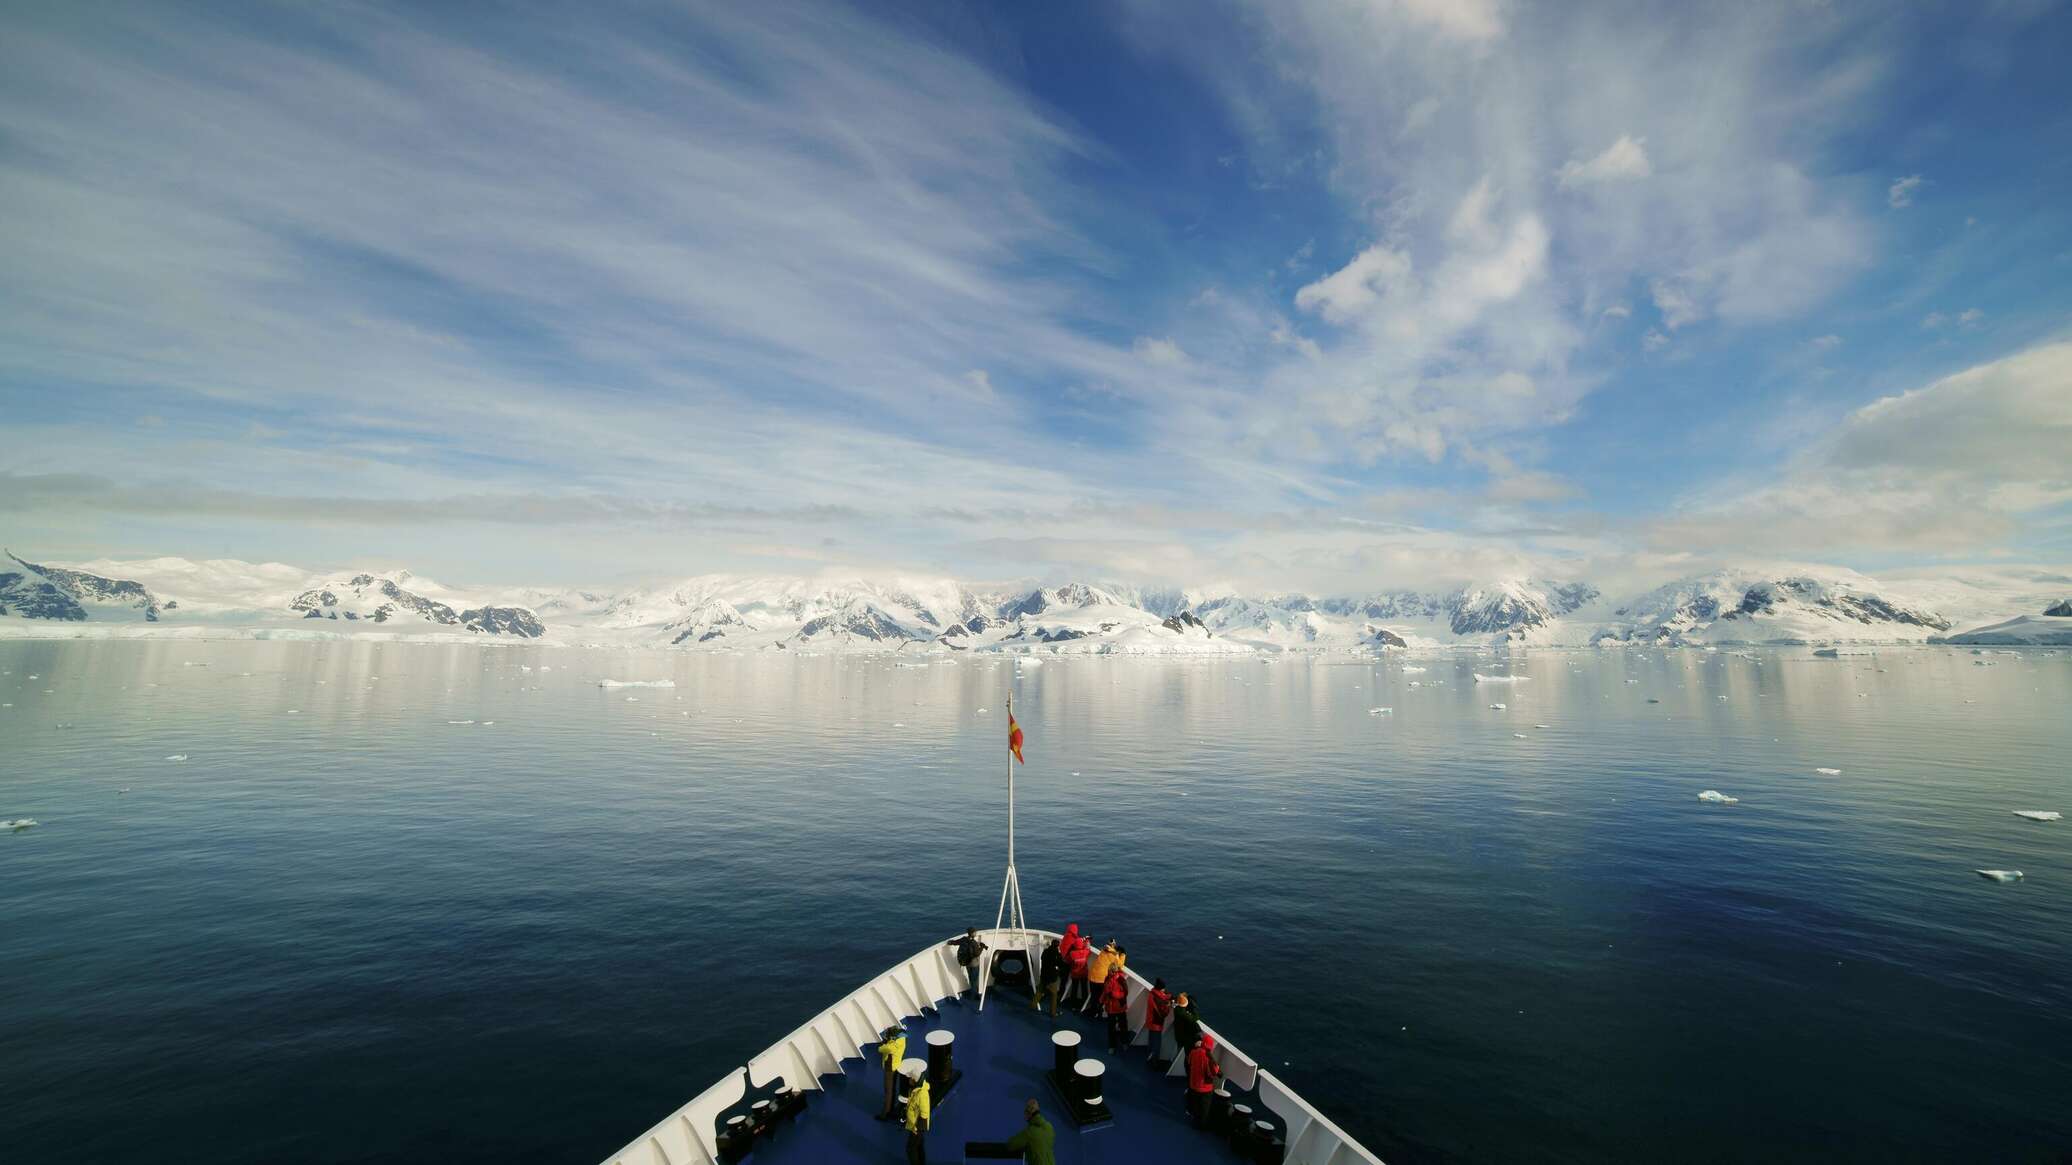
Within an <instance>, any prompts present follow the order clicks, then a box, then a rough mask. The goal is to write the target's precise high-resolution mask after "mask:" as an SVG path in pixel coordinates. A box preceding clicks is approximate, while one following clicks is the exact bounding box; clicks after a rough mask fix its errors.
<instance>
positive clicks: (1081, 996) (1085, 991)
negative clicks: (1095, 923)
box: [1064, 926, 1093, 1007]
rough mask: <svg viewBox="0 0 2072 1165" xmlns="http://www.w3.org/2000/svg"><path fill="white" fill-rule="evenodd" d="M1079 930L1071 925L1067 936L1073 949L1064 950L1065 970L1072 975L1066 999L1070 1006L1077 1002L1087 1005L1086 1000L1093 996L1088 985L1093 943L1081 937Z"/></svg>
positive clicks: (1066, 933) (1067, 1004)
mask: <svg viewBox="0 0 2072 1165" xmlns="http://www.w3.org/2000/svg"><path fill="white" fill-rule="evenodd" d="M1078 932H1079V928H1078V927H1077V926H1073V927H1070V928H1068V929H1067V930H1066V932H1065V937H1066V938H1069V939H1071V940H1072V949H1071V950H1069V951H1066V952H1064V954H1065V970H1066V972H1067V973H1068V974H1069V975H1070V982H1069V983H1068V985H1067V986H1066V988H1065V1000H1064V1003H1065V1005H1066V1006H1068V1007H1070V1006H1074V1005H1075V1004H1076V1005H1078V1006H1085V1004H1086V1001H1087V1000H1088V999H1090V998H1092V996H1093V989H1092V988H1091V987H1089V986H1087V982H1086V968H1087V964H1088V963H1089V962H1090V961H1091V960H1092V958H1093V944H1092V943H1089V942H1087V941H1086V940H1085V939H1083V938H1081V937H1079V933H1078Z"/></svg>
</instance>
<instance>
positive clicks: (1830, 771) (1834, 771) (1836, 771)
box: [1813, 769, 1842, 777]
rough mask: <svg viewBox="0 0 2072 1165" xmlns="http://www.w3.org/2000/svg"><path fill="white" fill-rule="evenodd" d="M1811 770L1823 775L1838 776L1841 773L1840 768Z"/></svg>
mask: <svg viewBox="0 0 2072 1165" xmlns="http://www.w3.org/2000/svg"><path fill="white" fill-rule="evenodd" d="M1813 771H1814V772H1816V773H1819V774H1820V775H1821V776H1823V777H1839V776H1841V775H1842V770H1840V769H1814V770H1813Z"/></svg>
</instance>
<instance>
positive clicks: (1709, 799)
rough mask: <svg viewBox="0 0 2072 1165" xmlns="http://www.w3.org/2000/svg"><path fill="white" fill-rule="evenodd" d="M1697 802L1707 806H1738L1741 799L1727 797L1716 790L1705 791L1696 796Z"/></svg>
mask: <svg viewBox="0 0 2072 1165" xmlns="http://www.w3.org/2000/svg"><path fill="white" fill-rule="evenodd" d="M1698 800H1700V801H1703V802H1705V803H1706V804H1708V805H1739V804H1740V803H1741V798H1739V797H1729V796H1727V795H1726V794H1725V793H1722V792H1720V791H1719V790H1718V789H1707V790H1705V791H1704V792H1703V793H1700V794H1698Z"/></svg>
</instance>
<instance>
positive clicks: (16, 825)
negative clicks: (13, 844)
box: [0, 817, 36, 829]
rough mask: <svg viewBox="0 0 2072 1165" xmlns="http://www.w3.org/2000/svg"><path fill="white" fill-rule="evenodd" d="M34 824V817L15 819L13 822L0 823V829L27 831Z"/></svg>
mask: <svg viewBox="0 0 2072 1165" xmlns="http://www.w3.org/2000/svg"><path fill="white" fill-rule="evenodd" d="M34 824H36V819H35V818H34V817H17V818H15V819H14V820H13V821H0V829H27V828H29V827H30V826H32V825H34Z"/></svg>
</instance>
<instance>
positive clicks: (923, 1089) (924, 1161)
mask: <svg viewBox="0 0 2072 1165" xmlns="http://www.w3.org/2000/svg"><path fill="white" fill-rule="evenodd" d="M913 1080H914V1082H913V1084H912V1085H911V1086H909V1087H908V1088H907V1105H906V1131H907V1140H906V1151H907V1165H928V1075H927V1073H925V1072H915V1073H914V1077H913Z"/></svg>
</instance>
